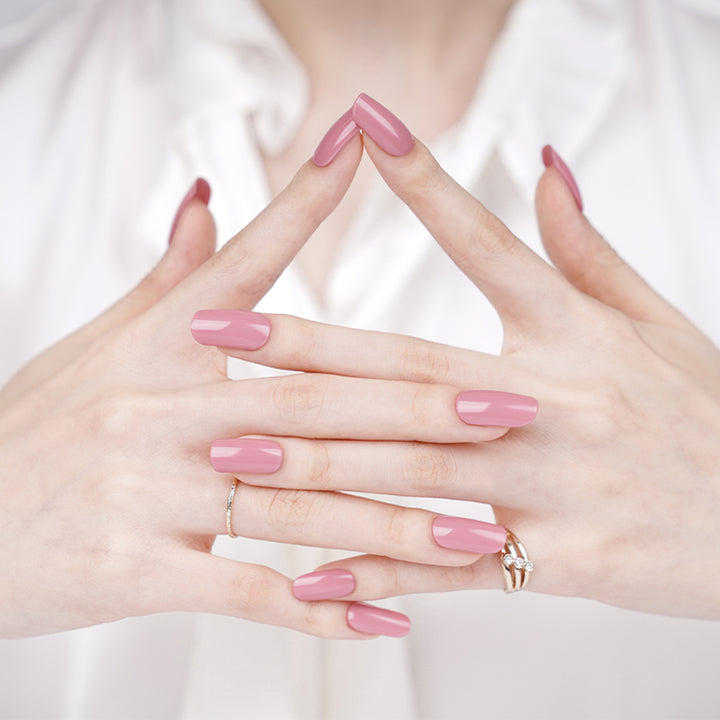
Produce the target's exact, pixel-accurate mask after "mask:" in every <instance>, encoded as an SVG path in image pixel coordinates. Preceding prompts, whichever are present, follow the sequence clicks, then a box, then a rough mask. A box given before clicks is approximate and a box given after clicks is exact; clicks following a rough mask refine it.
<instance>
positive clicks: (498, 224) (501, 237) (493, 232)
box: [470, 204, 518, 258]
mask: <svg viewBox="0 0 720 720" xmlns="http://www.w3.org/2000/svg"><path fill="white" fill-rule="evenodd" d="M471 223H472V224H471V231H470V237H471V239H472V243H471V246H470V247H471V249H472V250H474V251H475V252H476V253H477V252H480V253H482V254H483V255H488V256H489V257H490V258H492V257H494V256H498V255H500V256H504V255H507V254H510V253H512V252H514V251H515V249H516V248H517V246H518V239H517V238H516V237H515V235H513V233H511V232H510V230H508V228H507V227H506V226H505V224H504V223H503V222H502V221H500V220H499V219H498V218H497V217H495V215H493V214H492V213H491V212H490V211H489V210H487V209H486V208H485V207H483V206H482V205H479V204H478V206H477V208H476V209H475V212H474V215H473V218H472V220H471Z"/></svg>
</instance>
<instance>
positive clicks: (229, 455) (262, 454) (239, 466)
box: [210, 438, 283, 475]
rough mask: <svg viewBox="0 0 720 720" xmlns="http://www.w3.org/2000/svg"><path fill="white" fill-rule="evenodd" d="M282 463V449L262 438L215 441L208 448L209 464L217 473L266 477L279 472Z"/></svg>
mask: <svg viewBox="0 0 720 720" xmlns="http://www.w3.org/2000/svg"><path fill="white" fill-rule="evenodd" d="M282 461H283V452H282V448H281V447H280V446H279V445H278V444H277V443H276V442H274V441H272V440H265V439H264V438H235V439H233V438H229V439H227V440H216V441H215V442H214V443H213V444H212V446H211V447H210V464H211V465H212V466H213V470H217V472H223V473H235V474H239V473H247V474H248V475H255V474H258V475H267V474H269V473H274V472H275V471H276V470H279V469H280V466H281V465H282Z"/></svg>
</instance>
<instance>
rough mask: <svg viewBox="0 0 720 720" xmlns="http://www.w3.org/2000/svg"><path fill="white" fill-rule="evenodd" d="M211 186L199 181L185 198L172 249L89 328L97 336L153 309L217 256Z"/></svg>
mask: <svg viewBox="0 0 720 720" xmlns="http://www.w3.org/2000/svg"><path fill="white" fill-rule="evenodd" d="M209 201H210V185H209V184H208V182H207V181H206V180H204V179H203V178H198V179H197V180H196V181H195V182H194V183H193V184H192V185H191V187H190V190H188V192H187V194H186V195H185V197H184V198H183V199H182V201H181V203H180V205H179V207H178V209H177V212H176V214H175V219H174V220H173V223H172V226H171V228H170V237H169V240H168V248H167V251H166V252H165V254H164V255H163V256H162V258H160V261H159V262H158V264H157V265H156V266H155V267H154V268H153V269H152V270H151V271H150V272H149V273H148V274H147V275H146V276H145V277H144V278H143V279H142V280H141V281H140V283H139V284H138V285H137V287H135V289H133V290H132V291H131V292H130V293H128V294H127V295H126V296H125V297H124V298H122V299H121V300H119V301H118V302H117V303H116V304H115V305H113V306H112V307H111V308H110V309H109V310H107V311H106V312H105V313H104V314H103V315H101V316H100V317H99V318H97V320H95V321H94V322H93V323H91V325H90V326H88V329H90V328H92V329H93V330H94V331H95V332H96V333H97V334H100V333H104V332H107V330H110V329H112V328H114V327H117V326H119V325H122V324H124V323H126V322H128V321H129V320H132V319H133V318H134V317H137V316H138V315H141V314H142V313H143V312H145V311H146V310H148V309H149V308H150V307H152V306H153V305H154V304H155V303H157V302H158V301H159V300H160V299H162V298H163V297H165V295H167V294H168V292H170V290H172V289H173V288H174V287H175V286H176V285H177V284H178V283H179V282H181V281H182V280H184V279H185V278H186V277H187V276H188V275H190V273H192V272H193V271H194V270H196V269H197V268H199V267H200V266H201V265H202V264H203V263H204V262H205V261H206V260H207V259H208V258H210V257H212V256H213V254H214V253H215V242H216V241H215V236H216V234H215V221H214V220H213V217H212V215H211V214H210V211H209V210H208V207H207V206H208V202H209Z"/></svg>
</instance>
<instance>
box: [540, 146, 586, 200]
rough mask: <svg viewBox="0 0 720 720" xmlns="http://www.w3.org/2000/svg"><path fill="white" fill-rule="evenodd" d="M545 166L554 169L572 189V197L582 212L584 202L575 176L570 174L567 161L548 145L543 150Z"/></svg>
mask: <svg viewBox="0 0 720 720" xmlns="http://www.w3.org/2000/svg"><path fill="white" fill-rule="evenodd" d="M542 159H543V164H544V165H545V167H546V168H549V167H550V166H552V167H554V168H555V169H556V170H557V171H558V172H559V173H560V175H561V176H562V179H563V180H564V181H565V184H566V185H567V186H568V188H569V189H570V192H571V193H572V196H573V197H574V198H575V204H576V205H577V206H578V210H580V211H581V212H582V209H583V201H582V198H581V197H580V189H579V188H578V186H577V183H576V182H575V178H574V177H573V174H572V173H571V172H570V168H569V167H568V166H567V165H566V164H565V161H564V160H563V159H562V158H561V157H560V156H559V155H558V154H557V153H556V152H555V150H554V149H553V147H552V145H546V146H545V147H544V148H543V149H542Z"/></svg>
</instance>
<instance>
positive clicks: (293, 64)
mask: <svg viewBox="0 0 720 720" xmlns="http://www.w3.org/2000/svg"><path fill="white" fill-rule="evenodd" d="M719 70H720V4H719V3H717V2H716V1H715V0H667V1H666V2H663V3H659V2H656V0H633V1H628V0H574V1H573V0H519V2H518V3H517V5H516V7H515V9H514V10H513V11H512V13H511V15H510V18H509V20H508V24H507V26H506V28H505V30H504V31H503V34H502V36H501V38H500V40H499V42H498V44H497V47H496V48H495V50H494V52H493V55H492V57H491V60H490V63H489V65H488V67H487V70H486V72H485V75H484V78H483V81H482V83H481V84H480V86H479V88H478V90H477V93H476V95H475V98H474V100H473V102H472V103H471V106H470V107H469V108H468V111H467V113H466V115H465V117H464V119H463V120H462V121H461V122H460V123H459V124H458V125H457V126H456V127H455V128H453V129H451V130H450V131H448V132H446V133H444V134H443V135H442V136H441V137H439V138H437V139H436V140H435V142H433V143H432V149H433V151H434V152H435V154H436V156H437V157H438V159H439V160H440V162H441V163H442V164H443V165H444V167H445V168H446V169H447V170H448V171H449V172H450V173H451V174H452V175H453V176H454V177H455V178H456V179H458V181H459V182H461V183H462V184H463V185H464V186H465V187H467V188H469V189H470V190H471V191H472V192H473V193H474V194H476V195H477V196H478V197H479V198H481V199H482V200H483V202H485V203H486V204H487V205H488V206H489V207H490V208H491V209H492V210H493V211H494V212H496V213H497V214H498V215H499V216H500V217H501V218H502V219H503V220H504V221H505V222H506V223H507V224H508V225H509V226H510V228H511V229H512V230H513V231H514V232H515V233H516V234H518V235H519V236H520V237H521V238H523V239H524V240H525V241H526V242H527V243H528V244H529V245H530V246H531V247H533V248H535V249H536V250H537V251H538V252H541V249H540V243H539V239H538V233H537V229H536V222H535V217H534V211H533V196H534V190H535V184H536V182H537V179H538V177H539V175H540V173H541V170H542V167H541V163H540V148H541V147H542V145H543V144H544V143H546V142H551V143H553V144H554V145H555V146H556V147H557V149H558V150H559V152H560V153H561V154H562V155H563V157H564V158H565V159H566V160H567V161H568V163H569V165H570V167H571V168H572V169H573V172H574V173H575V175H576V177H577V179H578V182H579V185H580V188H581V191H582V193H583V198H584V200H585V204H586V212H587V215H588V216H589V217H590V219H591V220H592V221H593V222H594V223H595V224H596V225H597V227H598V228H600V229H601V231H602V232H603V233H604V234H605V235H606V236H607V237H608V238H609V239H611V241H612V242H613V243H614V244H615V245H616V247H617V248H618V249H619V250H620V252H621V254H622V255H623V256H624V257H625V258H626V259H627V260H628V261H629V262H630V263H631V264H632V265H634V266H635V267H636V268H638V269H639V270H640V271H641V272H642V273H643V275H644V276H645V277H646V278H647V279H648V280H649V281H650V282H651V283H652V284H653V285H654V286H655V287H656V288H658V289H659V290H660V291H661V292H662V293H663V294H664V295H665V296H666V297H668V298H669V299H670V300H672V301H673V302H674V303H676V304H677V305H678V306H679V307H680V308H681V309H682V310H683V311H684V312H685V313H687V314H688V315H689V316H690V317H691V318H692V319H693V320H694V321H695V322H696V323H697V324H698V325H699V326H700V327H702V328H703V329H704V330H705V331H706V332H707V333H708V334H709V335H710V336H711V337H713V338H714V340H715V341H716V342H720V313H718V308H719V306H720V305H719V303H718V291H717V284H716V281H717V277H718V274H719V273H720V207H719V204H718V198H720V83H719V82H718V75H719V72H718V71H719ZM361 90H363V88H349V89H348V105H349V104H350V102H351V101H352V99H353V98H354V96H355V95H356V94H357V93H358V92H360V91H361ZM307 97H308V85H307V79H306V78H305V75H304V72H303V70H302V68H301V67H300V66H299V64H298V62H297V61H296V59H295V58H294V57H293V56H292V54H291V53H290V52H289V50H288V48H287V47H286V46H285V45H284V43H283V42H282V40H281V38H280V37H279V36H278V34H277V32H276V31H275V29H274V28H273V27H272V25H271V24H270V23H269V21H268V20H267V18H266V17H265V16H264V15H263V14H262V13H261V12H260V10H259V9H258V8H257V7H256V6H255V5H254V3H253V2H252V1H251V0H205V1H204V2H202V3H200V2H192V1H191V0H123V2H119V1H117V2H110V0H54V1H52V0H50V1H48V0H45V1H43V0H34V1H33V2H26V1H25V2H23V1H22V0H11V1H9V2H8V0H5V3H4V4H3V7H2V9H0V158H1V159H2V167H1V169H0V223H1V228H2V234H1V235H0V247H1V248H2V250H1V254H0V257H1V258H2V260H1V261H0V303H1V307H2V313H1V315H0V318H1V319H0V323H2V325H1V328H0V338H2V340H1V341H0V342H1V343H2V357H0V378H2V379H3V380H4V379H5V378H7V377H9V376H10V375H11V374H12V373H13V372H14V371H15V370H16V369H17V368H19V367H20V366H21V365H22V364H24V363H25V362H26V361H27V360H28V359H29V358H30V357H31V356H32V355H33V354H35V353H37V352H39V351H40V350H42V349H43V348H45V347H47V346H48V345H49V344H51V343H52V342H54V341H55V340H57V339H58V338H60V337H61V336H63V335H64V334H66V333H67V332H69V331H71V330H72V329H74V328H75V327H77V326H78V325H79V324H81V323H83V322H84V321H86V320H87V319H89V318H90V317H92V316H93V315H95V314H97V313H98V312H100V311H101V310H102V309H103V308H104V307H106V306H107V305H108V304H109V303H110V302H112V301H113V300H114V299H116V298H117V297H118V296H119V295H120V294H121V293H124V292H125V291H127V289H128V288H129V287H131V286H132V285H133V284H134V283H135V282H136V281H137V280H138V279H139V278H140V277H141V276H142V275H143V274H144V273H145V272H146V271H147V270H148V269H149V268H150V267H151V266H152V264H153V263H154V262H155V260H156V258H157V257H158V256H159V254H160V253H161V252H162V251H163V250H164V245H165V242H166V237H167V232H168V228H169V225H170V221H171V218H172V216H173V213H174V211H175V209H176V206H177V203H178V202H179V200H180V198H181V197H182V195H183V193H184V192H185V190H186V189H187V187H188V186H189V185H190V183H191V182H192V180H193V179H194V178H195V177H196V176H197V175H203V176H204V177H206V178H208V180H209V181H210V182H211V184H212V186H213V191H214V194H213V198H212V200H211V210H212V212H213V214H214V215H215V217H216V220H217V224H218V231H219V237H221V238H228V237H230V236H231V235H232V234H234V233H235V232H236V231H237V230H238V229H239V228H240V227H242V226H243V225H244V224H246V223H247V222H248V221H249V220H250V219H251V218H252V217H254V216H255V215H256V214H257V212H258V211H259V210H260V209H261V208H262V207H264V205H265V204H267V202H268V201H269V199H270V193H269V190H268V184H267V180H266V177H265V173H264V168H263V164H262V160H261V154H260V148H262V150H263V151H265V152H269V153H272V152H277V151H279V150H281V149H282V147H283V146H284V144H285V143H286V142H287V141H288V140H289V139H290V138H291V137H292V136H293V133H294V132H295V130H296V128H297V127H298V124H299V122H300V121H301V120H302V118H303V114H304V112H305V110H306V107H307ZM332 120H333V118H329V119H328V124H330V122H331V121H332ZM318 140H319V138H318ZM313 149H314V148H312V147H308V156H309V155H310V154H311V153H312V151H313ZM258 309H259V310H261V311H269V312H288V311H292V312H293V313H294V314H297V315H301V316H305V317H310V318H314V319H318V320H321V321H324V322H332V323H339V324H343V325H350V326H356V327H365V328H374V329H379V330H392V331H394V332H403V333H408V334H412V335H417V336H421V337H426V338H430V339H433V340H437V341H440V342H446V343H451V344H454V345H461V346H466V347H473V348H479V349H483V350H488V351H492V352H497V351H498V350H499V348H500V343H501V329H500V325H499V322H498V319H497V317H496V314H495V312H494V311H493V309H492V308H491V306H490V305H489V303H488V302H487V301H486V300H485V299H484V298H483V296H482V295H481V294H480V293H479V292H478V291H477V290H476V289H475V288H474V286H473V285H472V284H471V283H470V282H469V281H468V280H467V279H466V278H464V277H463V276H462V275H461V274H460V272H459V271H458V270H457V268H456V267H455V265H454V264H453V263H452V262H451V261H450V260H449V259H448V258H447V257H446V256H445V255H444V253H443V252H442V251H441V250H440V249H439V248H438V246H437V245H436V244H435V242H434V241H433V240H432V238H430V237H429V235H428V234H427V232H426V231H425V230H424V229H423V228H422V227H421V226H420V225H419V223H418V222H417V220H416V219H415V218H414V216H413V215H412V214H411V213H410V212H409V211H408V210H407V209H406V208H405V207H404V206H402V205H401V204H400V202H399V201H398V200H397V198H395V196H394V195H393V194H392V193H391V192H390V191H389V190H388V189H387V188H386V187H385V186H384V185H383V184H382V182H381V181H380V179H379V178H378V180H377V182H376V183H375V185H374V187H373V188H372V190H371V192H370V193H369V194H368V196H367V198H366V202H365V204H364V205H363V207H362V208H361V210H360V212H359V213H358V215H357V217H356V218H355V220H354V223H353V224H352V226H351V228H350V229H349V230H348V232H347V234H346V236H345V237H344V238H343V244H342V247H341V250H340V253H339V255H338V258H337V262H336V263H335V265H334V267H333V269H332V274H331V277H330V280H329V290H328V293H327V297H326V302H325V303H324V304H323V305H322V306H321V305H320V304H319V303H318V302H317V301H316V298H315V297H314V296H313V293H312V292H311V290H310V288H309V286H308V284H307V283H306V282H305V280H304V278H303V275H302V273H301V272H300V270H299V269H298V268H297V267H295V266H291V267H290V268H289V269H288V270H287V272H286V273H285V274H284V275H283V276H282V278H281V279H280V281H279V282H278V283H277V285H276V286H275V287H274V288H273V289H272V290H271V292H270V293H269V294H268V295H267V296H266V298H265V299H264V300H263V301H262V303H261V304H260V305H259V307H258ZM168 362H172V358H170V357H169V358H168ZM231 372H232V374H233V376H234V377H242V376H245V375H248V374H250V373H258V372H263V373H264V372H266V371H265V370H259V369H256V368H254V367H252V366H247V365H242V364H240V363H236V364H233V366H232V367H231ZM409 502H415V501H409ZM416 504H419V505H423V506H426V507H432V508H436V509H441V510H442V511H444V512H451V513H454V514H465V515H469V516H470V515H471V516H475V517H488V514H489V512H490V511H489V509H488V508H486V507H484V506H480V505H473V504H470V503H461V502H452V501H430V500H418V501H417V503H416ZM216 552H218V553H221V554H223V555H226V556H228V557H236V558H242V559H244V560H249V561H251V562H260V563H265V564H267V565H270V566H272V567H275V568H277V569H279V570H280V571H282V572H284V573H286V574H288V575H290V576H295V575H298V574H301V573H304V572H308V571H310V570H312V569H313V568H314V567H315V566H316V565H318V564H320V563H322V562H325V561H327V560H329V559H330V558H331V557H335V556H336V555H335V554H333V553H331V552H330V551H325V550H318V549H312V548H298V547H288V546H284V545H277V544H273V543H264V542H259V541H251V540H240V539H239V540H237V541H230V540H229V539H227V538H225V537H221V538H220V539H219V540H218V542H217V544H216ZM558 552H572V548H566V547H558ZM652 560H653V559H652V558H651V557H648V558H647V567H646V568H638V575H639V577H640V579H641V578H642V573H643V572H645V571H647V572H652ZM710 561H711V562H716V561H715V560H713V559H712V557H711V558H710ZM640 581H641V580H640ZM668 582H672V578H668ZM128 592H132V588H128ZM380 604H383V605H386V606H388V607H397V608H400V609H402V610H403V611H404V612H406V613H408V614H409V615H410V616H411V618H412V621H413V629H412V632H411V634H410V635H409V636H408V637H407V638H406V639H404V640H400V641H398V640H393V639H379V640H376V641H373V642H368V643H355V642H345V641H343V642H341V641H328V640H318V639H315V638H311V637H306V636H304V635H301V634H299V633H294V632H290V631H287V630H284V629H280V628H274V627H266V626H261V625H256V624H253V623H250V622H246V621H241V620H236V619H232V618H224V617H215V616H206V615H191V614H172V615H165V616H153V617H147V618H138V619H130V620H126V621H122V622H118V623H113V624H109V625H105V626H100V627H96V628H88V629H84V630H79V631H74V632H68V633H62V634H58V635H53V636H47V637H40V638H33V639H27V640H6V641H2V642H0V717H2V718H38V719H39V718H64V719H68V720H70V719H73V720H76V719H86V718H87V719H88V720H89V719H91V718H92V719H94V718H118V719H123V720H128V719H133V718H137V719H141V718H188V719H190V718H192V719H194V718H273V719H283V720H284V719H287V720H295V719H300V718H340V719H344V718H348V719H357V720H360V719H362V720H367V719H369V718H373V719H377V720H383V719H385V718H388V719H391V718H392V719H396V718H397V719H400V718H438V719H441V718H442V719H452V718H478V717H488V718H500V717H507V718H528V717H536V718H550V717H552V718H557V717H568V718H580V717H583V718H585V717H588V718H590V717H592V718H604V717H613V718H639V717H652V718H661V717H711V716H714V717H716V716H718V715H720V690H719V689H718V684H717V653H718V649H720V623H713V622H703V621H694V620H678V619H669V618H663V617H655V616H648V615H643V614H639V613H633V612H628V611H623V610H618V609H615V608H611V607H607V606H603V605H600V604H597V603H594V602H589V601H585V600H577V599H559V598H554V597H548V596H542V595H538V594H535V593H530V592H524V593H518V594H517V595H514V596H506V595H504V594H503V593H501V592H480V591H474V592H471V591H466V592H456V593H452V594H442V595H441V594H431V595H421V596H413V597H409V598H400V599H397V600H393V601H388V602H387V603H380ZM468 628H471V629H470V630H468Z"/></svg>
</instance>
